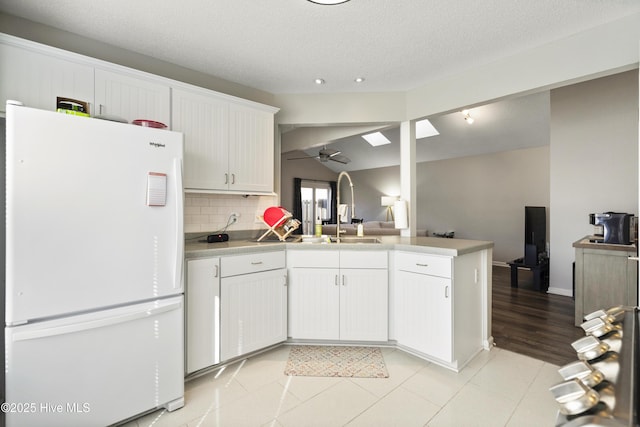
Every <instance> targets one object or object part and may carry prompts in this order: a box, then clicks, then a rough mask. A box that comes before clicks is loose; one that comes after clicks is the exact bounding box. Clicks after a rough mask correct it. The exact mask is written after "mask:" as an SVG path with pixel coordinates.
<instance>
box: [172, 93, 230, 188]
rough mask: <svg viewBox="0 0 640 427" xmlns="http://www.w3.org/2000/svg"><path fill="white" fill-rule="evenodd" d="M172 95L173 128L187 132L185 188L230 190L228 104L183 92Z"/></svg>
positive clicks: (198, 94)
mask: <svg viewBox="0 0 640 427" xmlns="http://www.w3.org/2000/svg"><path fill="white" fill-rule="evenodd" d="M172 94H173V100H172V104H171V105H172V129H173V130H176V131H179V132H183V133H184V165H185V168H184V187H185V188H189V189H198V190H227V189H228V188H229V182H230V181H231V177H230V175H229V103H228V102H226V101H222V100H220V99H218V98H215V97H213V96H207V95H205V94H200V93H193V92H188V91H185V90H180V89H173V92H172Z"/></svg>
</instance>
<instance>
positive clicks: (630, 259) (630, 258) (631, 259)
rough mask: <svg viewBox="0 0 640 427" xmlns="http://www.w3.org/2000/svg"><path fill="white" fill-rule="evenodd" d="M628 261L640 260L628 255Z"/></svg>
mask: <svg viewBox="0 0 640 427" xmlns="http://www.w3.org/2000/svg"><path fill="white" fill-rule="evenodd" d="M627 259H628V260H629V261H640V257H637V256H630V257H628V258H627Z"/></svg>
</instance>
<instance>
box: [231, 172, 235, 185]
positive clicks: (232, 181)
mask: <svg viewBox="0 0 640 427" xmlns="http://www.w3.org/2000/svg"><path fill="white" fill-rule="evenodd" d="M235 183H236V174H235V173H232V174H231V184H235Z"/></svg>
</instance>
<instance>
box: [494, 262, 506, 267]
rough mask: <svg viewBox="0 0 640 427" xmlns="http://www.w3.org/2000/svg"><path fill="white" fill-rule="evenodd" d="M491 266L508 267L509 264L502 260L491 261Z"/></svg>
mask: <svg viewBox="0 0 640 427" xmlns="http://www.w3.org/2000/svg"><path fill="white" fill-rule="evenodd" d="M493 266H494V267H509V264H507V263H506V262H504V261H493Z"/></svg>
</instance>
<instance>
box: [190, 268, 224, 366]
mask: <svg viewBox="0 0 640 427" xmlns="http://www.w3.org/2000/svg"><path fill="white" fill-rule="evenodd" d="M219 272H220V259H219V258H203V259H193V260H189V261H187V287H186V291H185V292H186V300H187V308H186V313H187V316H186V317H187V325H186V327H187V334H186V352H187V373H191V372H195V371H197V370H199V369H203V368H206V367H207V366H212V365H215V364H217V363H219V362H220V274H219Z"/></svg>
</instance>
